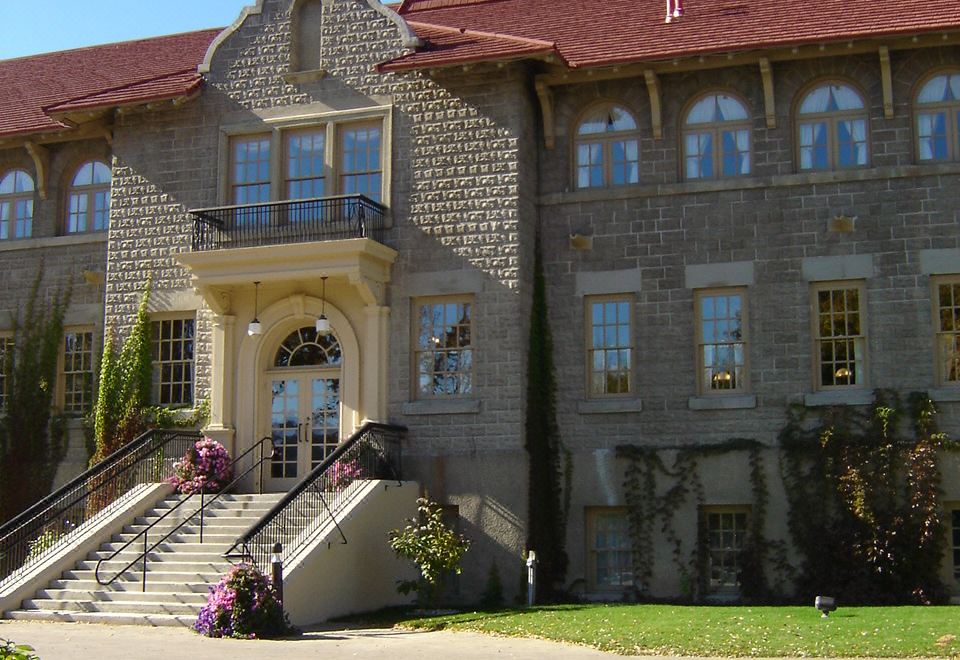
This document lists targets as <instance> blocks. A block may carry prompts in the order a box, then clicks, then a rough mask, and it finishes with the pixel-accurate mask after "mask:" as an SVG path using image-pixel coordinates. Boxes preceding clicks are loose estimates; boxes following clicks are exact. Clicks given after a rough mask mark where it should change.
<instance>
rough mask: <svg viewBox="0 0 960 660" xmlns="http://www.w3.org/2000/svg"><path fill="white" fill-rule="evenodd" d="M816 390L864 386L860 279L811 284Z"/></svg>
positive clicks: (864, 370) (862, 305) (863, 336)
mask: <svg viewBox="0 0 960 660" xmlns="http://www.w3.org/2000/svg"><path fill="white" fill-rule="evenodd" d="M813 314H814V337H815V341H816V346H815V348H814V358H815V360H816V377H815V380H816V385H817V389H837V388H849V387H863V386H865V385H866V346H867V343H866V340H867V337H866V323H865V294H864V287H863V283H862V282H828V283H822V284H817V285H815V286H814V287H813Z"/></svg>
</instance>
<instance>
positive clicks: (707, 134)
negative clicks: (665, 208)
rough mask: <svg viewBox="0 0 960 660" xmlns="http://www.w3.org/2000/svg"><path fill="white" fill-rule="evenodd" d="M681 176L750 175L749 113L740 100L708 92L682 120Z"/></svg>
mask: <svg viewBox="0 0 960 660" xmlns="http://www.w3.org/2000/svg"><path fill="white" fill-rule="evenodd" d="M683 158H684V176H685V177H686V178H687V179H716V178H720V177H731V176H743V175H747V174H750V116H749V115H748V114H747V109H746V107H744V105H743V103H741V102H740V101H739V100H737V99H736V98H734V97H732V96H728V95H726V94H709V95H707V96H704V97H703V98H701V99H700V100H699V101H697V102H696V103H694V104H693V107H691V108H690V110H689V112H687V114H686V117H684V120H683Z"/></svg>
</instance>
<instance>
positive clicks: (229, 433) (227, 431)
mask: <svg viewBox="0 0 960 660" xmlns="http://www.w3.org/2000/svg"><path fill="white" fill-rule="evenodd" d="M236 320H237V317H235V316H231V315H228V314H221V315H217V316H214V318H213V338H212V344H213V347H212V348H213V355H212V356H211V366H212V371H213V380H212V382H211V383H210V423H209V424H208V425H207V428H206V434H207V435H208V436H210V437H211V438H213V439H214V440H217V441H218V442H220V443H221V444H222V445H223V446H224V447H226V448H227V451H229V452H230V455H231V456H236V455H237V454H238V453H239V452H240V451H242V450H243V448H239V450H238V448H237V447H235V446H234V433H235V430H236V419H235V418H234V396H235V392H234V365H235V358H236V356H235V355H234V354H233V352H234V337H233V335H234V326H235V324H236Z"/></svg>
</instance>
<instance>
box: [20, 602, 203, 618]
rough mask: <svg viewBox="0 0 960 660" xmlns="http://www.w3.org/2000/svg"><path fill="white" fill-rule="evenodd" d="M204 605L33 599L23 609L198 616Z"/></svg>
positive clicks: (24, 604)
mask: <svg viewBox="0 0 960 660" xmlns="http://www.w3.org/2000/svg"><path fill="white" fill-rule="evenodd" d="M201 607H203V605H202V604H200V605H196V604H188V603H164V602H156V601H145V600H141V601H137V602H117V601H73V600H47V599H31V600H25V601H23V605H21V609H24V610H41V611H45V612H115V613H118V614H183V615H193V616H196V615H197V613H198V612H200V608H201Z"/></svg>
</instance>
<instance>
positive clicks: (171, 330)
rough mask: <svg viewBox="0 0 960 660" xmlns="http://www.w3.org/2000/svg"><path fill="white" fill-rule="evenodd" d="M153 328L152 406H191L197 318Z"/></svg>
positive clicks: (168, 320) (166, 320)
mask: <svg viewBox="0 0 960 660" xmlns="http://www.w3.org/2000/svg"><path fill="white" fill-rule="evenodd" d="M151 328H152V335H153V336H152V348H153V402H154V403H155V404H158V405H161V406H184V405H190V404H192V403H193V388H194V379H193V374H194V369H193V366H194V365H193V351H194V338H195V321H194V317H193V316H192V315H191V316H189V317H179V318H164V319H160V320H155V321H153V322H152V323H151Z"/></svg>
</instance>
